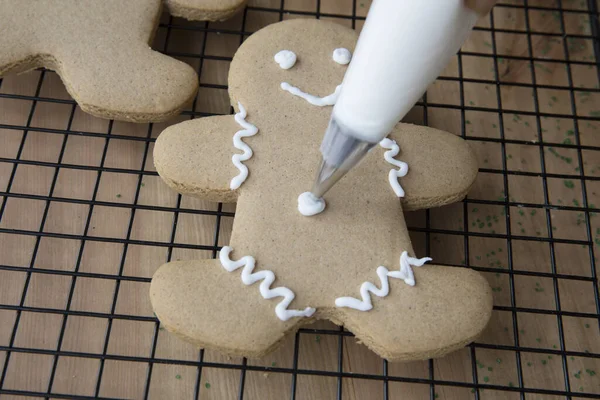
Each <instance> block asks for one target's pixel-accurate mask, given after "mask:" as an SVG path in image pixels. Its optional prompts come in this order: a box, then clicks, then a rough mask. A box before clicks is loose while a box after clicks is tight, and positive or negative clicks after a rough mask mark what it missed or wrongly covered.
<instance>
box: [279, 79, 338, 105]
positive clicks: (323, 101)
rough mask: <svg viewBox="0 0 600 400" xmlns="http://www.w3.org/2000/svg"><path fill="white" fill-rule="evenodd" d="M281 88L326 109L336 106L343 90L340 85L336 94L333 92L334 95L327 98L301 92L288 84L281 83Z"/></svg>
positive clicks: (336, 89)
mask: <svg viewBox="0 0 600 400" xmlns="http://www.w3.org/2000/svg"><path fill="white" fill-rule="evenodd" d="M281 88H282V89H283V90H285V91H286V92H290V93H291V94H293V95H294V96H298V97H301V98H303V99H304V100H306V101H308V102H309V103H310V104H312V105H313V106H319V107H325V106H332V105H334V104H335V102H336V101H337V99H338V97H339V96H340V90H341V89H342V85H338V86H337V87H336V88H335V92H333V93H332V94H330V95H328V96H325V97H317V96H313V95H312V94H308V93H305V92H303V91H302V90H300V89H299V88H297V87H295V86H292V85H290V84H289V83H287V82H281Z"/></svg>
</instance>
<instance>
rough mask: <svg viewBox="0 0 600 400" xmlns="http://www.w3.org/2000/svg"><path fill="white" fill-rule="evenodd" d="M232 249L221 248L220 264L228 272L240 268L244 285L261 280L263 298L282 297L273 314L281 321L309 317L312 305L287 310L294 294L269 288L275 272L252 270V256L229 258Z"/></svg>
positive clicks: (281, 288)
mask: <svg viewBox="0 0 600 400" xmlns="http://www.w3.org/2000/svg"><path fill="white" fill-rule="evenodd" d="M232 250H233V249H232V248H231V247H229V246H225V247H223V248H222V249H221V252H220V254H219V260H220V261H221V265H222V266H223V268H225V269H226V270H227V271H228V272H233V271H235V270H236V269H238V268H241V267H244V269H242V282H243V283H244V285H246V286H249V285H252V284H253V283H255V282H258V281H261V280H262V282H261V283H260V286H259V289H260V294H261V295H262V297H263V298H265V299H272V298H274V297H283V300H281V301H280V302H279V304H277V306H275V314H276V315H277V317H278V318H279V319H280V320H282V321H287V320H288V319H290V318H294V317H310V316H312V315H313V314H314V312H315V309H314V308H312V307H306V308H305V309H304V310H288V306H289V305H290V303H291V302H292V300H294V297H296V296H295V294H294V292H292V291H291V290H290V289H288V288H286V287H283V286H280V287H276V288H273V289H271V284H272V283H273V282H274V281H275V274H274V273H273V271H269V270H263V271H258V272H253V271H254V265H255V263H256V261H255V260H254V257H252V256H244V257H242V258H240V259H239V260H237V261H233V260H231V259H230V258H229V254H230V253H231V251H232Z"/></svg>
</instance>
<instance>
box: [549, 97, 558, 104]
mask: <svg viewBox="0 0 600 400" xmlns="http://www.w3.org/2000/svg"><path fill="white" fill-rule="evenodd" d="M550 98H551V99H552V101H553V102H555V103H556V102H557V101H558V99H557V98H556V96H552V97H550Z"/></svg>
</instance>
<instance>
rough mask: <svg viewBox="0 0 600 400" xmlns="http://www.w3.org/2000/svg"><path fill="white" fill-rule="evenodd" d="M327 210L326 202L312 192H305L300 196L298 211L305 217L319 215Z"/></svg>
mask: <svg viewBox="0 0 600 400" xmlns="http://www.w3.org/2000/svg"><path fill="white" fill-rule="evenodd" d="M324 209H325V200H323V198H318V197H316V196H315V195H314V194H312V193H311V192H304V193H302V194H301V195H300V196H298V211H300V214H302V215H304V216H305V217H310V216H312V215H317V214H319V213H321V212H323V210H324Z"/></svg>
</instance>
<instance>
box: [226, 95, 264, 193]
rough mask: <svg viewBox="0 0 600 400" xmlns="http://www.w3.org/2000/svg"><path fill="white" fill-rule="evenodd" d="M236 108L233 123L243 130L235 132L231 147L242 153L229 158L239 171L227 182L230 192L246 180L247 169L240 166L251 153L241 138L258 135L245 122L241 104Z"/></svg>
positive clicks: (254, 128)
mask: <svg viewBox="0 0 600 400" xmlns="http://www.w3.org/2000/svg"><path fill="white" fill-rule="evenodd" d="M238 107H239V109H240V112H239V113H237V114H235V122H237V123H238V124H239V125H240V126H241V127H242V128H244V129H242V130H239V131H237V132H236V133H235V135H233V145H234V146H235V148H236V149H238V150H242V151H243V153H242V154H234V155H233V157H231V161H233V165H235V167H236V168H237V169H239V170H240V173H239V174H238V175H237V176H235V177H234V178H233V179H231V182H229V188H230V189H231V190H235V189H237V188H239V187H240V186H241V185H242V183H244V181H245V180H246V178H248V167H246V166H245V165H244V164H242V161H247V160H249V159H250V157H252V154H253V153H252V149H251V148H250V146H248V145H247V144H246V143H244V142H243V141H242V138H245V137H249V136H254V135H256V134H257V133H258V128H257V127H256V126H254V125H252V124H251V123H249V122H247V121H246V115H247V114H246V109H245V108H244V106H243V105H242V103H240V102H238Z"/></svg>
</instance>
